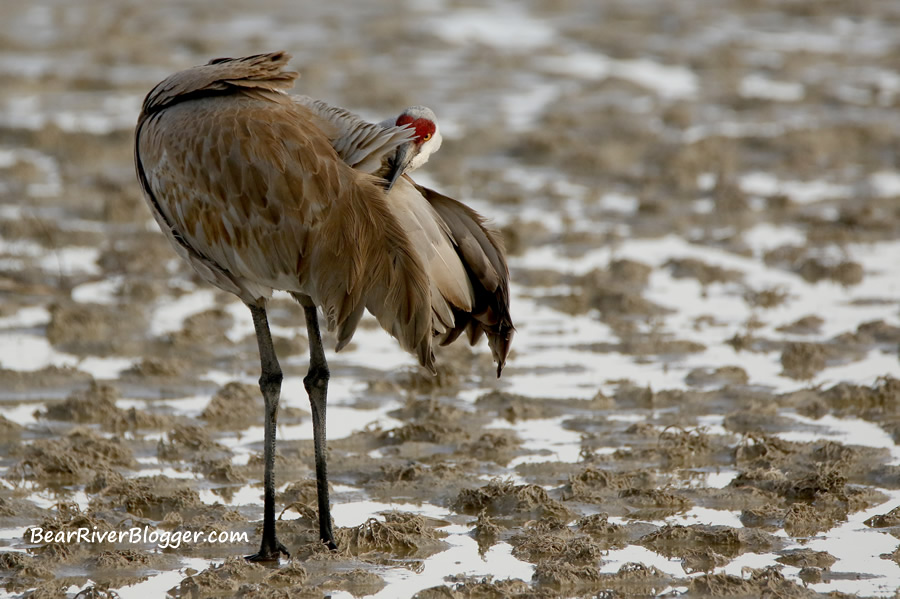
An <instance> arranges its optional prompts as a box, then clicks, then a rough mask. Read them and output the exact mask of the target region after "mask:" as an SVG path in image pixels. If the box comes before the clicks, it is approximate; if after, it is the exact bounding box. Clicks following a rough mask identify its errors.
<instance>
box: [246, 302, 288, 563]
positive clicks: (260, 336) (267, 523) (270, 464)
mask: <svg viewBox="0 0 900 599" xmlns="http://www.w3.org/2000/svg"><path fill="white" fill-rule="evenodd" d="M247 307H248V308H250V313H251V314H252V315H253V326H254V328H255V329H256V342H257V344H258V345H259V361H260V364H261V365H262V374H261V375H260V377H259V389H260V391H262V395H263V400H264V401H265V403H266V422H265V441H264V447H263V458H264V460H265V476H264V480H263V487H264V492H263V493H264V494H263V534H262V544H261V545H260V547H259V553H256V554H254V555H248V556H247V559H248V560H250V561H252V562H265V561H278V554H279V553H283V554H284V556H285V557H290V556H291V554H290V553H288V550H287V548H285V546H284V545H282V544H281V543H280V542H279V541H278V537H277V536H276V535H275V423H276V420H277V418H278V398H279V396H280V395H281V379H282V378H283V377H282V374H281V366H279V365H278V357H277V356H276V355H275V347H274V346H273V345H272V334H271V333H270V332H269V319H268V318H267V316H266V309H265V308H261V307H259V306H253V305H250V304H247Z"/></svg>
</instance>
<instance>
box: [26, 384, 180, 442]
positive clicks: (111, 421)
mask: <svg viewBox="0 0 900 599" xmlns="http://www.w3.org/2000/svg"><path fill="white" fill-rule="evenodd" d="M118 400H119V392H118V391H117V390H116V389H115V388H114V387H111V386H109V385H105V384H102V383H98V382H96V381H92V382H91V386H90V387H89V388H88V389H85V390H83V391H75V392H73V393H72V394H71V395H69V397H67V398H66V400H65V401H63V402H62V403H57V404H50V405H49V406H48V407H47V409H46V410H45V411H43V412H38V413H37V416H38V417H40V418H47V419H50V420H60V421H63V422H75V423H79V424H87V423H92V424H100V425H101V426H102V427H103V428H104V429H105V430H111V431H116V432H121V431H126V430H138V429H160V428H164V427H167V426H169V424H170V422H171V420H170V419H169V418H168V417H165V416H160V415H156V414H149V413H147V412H144V411H142V410H137V409H135V408H133V407H132V408H130V409H128V410H122V409H120V408H118V407H116V401H118Z"/></svg>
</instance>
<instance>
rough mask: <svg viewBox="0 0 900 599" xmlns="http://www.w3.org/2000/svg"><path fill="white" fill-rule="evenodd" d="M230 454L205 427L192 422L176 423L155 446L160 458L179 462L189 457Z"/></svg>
mask: <svg viewBox="0 0 900 599" xmlns="http://www.w3.org/2000/svg"><path fill="white" fill-rule="evenodd" d="M224 454H230V451H229V450H228V449H227V448H226V447H225V446H224V445H221V444H220V443H217V442H215V441H214V440H213V438H212V436H211V435H210V434H209V432H207V430H206V429H205V428H202V427H199V426H196V425H193V424H181V423H179V424H176V425H175V426H174V428H173V429H172V430H171V431H169V433H168V434H167V435H166V437H165V438H164V439H160V440H159V442H158V443H157V446H156V455H157V456H158V457H159V459H160V460H166V461H172V462H179V461H182V460H185V459H188V458H190V457H197V456H202V457H203V458H205V459H209V457H210V456H221V455H224Z"/></svg>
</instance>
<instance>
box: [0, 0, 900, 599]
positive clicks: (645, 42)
mask: <svg viewBox="0 0 900 599" xmlns="http://www.w3.org/2000/svg"><path fill="white" fill-rule="evenodd" d="M254 6H255V7H254V8H253V9H252V10H251V9H250V8H249V5H247V6H244V5H243V3H240V2H237V1H233V0H227V1H225V2H193V3H188V4H184V3H181V2H174V1H160V2H153V3H147V2H137V1H127V0H121V1H118V2H114V3H110V2H98V1H95V0H86V1H83V2H78V3H67V2H54V1H51V0H43V1H37V2H35V1H31V0H29V1H28V2H25V1H21V0H4V2H3V3H2V4H0V75H2V78H3V85H2V86H0V344H2V349H0V366H2V369H0V531H2V534H0V551H2V553H0V588H3V589H5V592H6V593H7V594H8V595H9V596H16V597H20V596H21V597H57V596H79V597H116V596H121V597H126V596H134V595H135V594H137V595H140V593H149V594H144V595H143V596H151V595H161V594H163V593H165V592H168V593H169V595H171V596H174V597H227V596H234V597H282V596H283V597H298V596H299V597H321V596H324V595H328V594H330V595H332V596H335V597H338V596H354V597H362V596H369V595H375V594H379V596H382V597H392V596H393V597H402V596H411V595H412V594H414V593H415V594H416V596H417V597H420V598H423V599H425V598H428V599H432V598H449V597H453V598H463V597H610V598H612V597H626V596H627V597H632V596H633V597H654V596H674V595H679V596H684V595H687V596H691V597H705V596H711V597H760V596H767V597H816V596H825V595H826V594H828V596H830V597H845V596H847V597H849V596H860V595H861V596H895V595H894V589H895V588H896V587H897V586H898V585H900V542H898V541H896V540H894V539H893V538H892V537H890V536H889V535H893V536H894V537H900V514H898V513H897V512H898V511H900V466H898V465H900V452H898V450H897V448H896V443H897V442H898V441H900V364H898V348H900V313H898V303H900V278H898V277H900V270H898V269H897V267H896V266H894V263H895V262H896V256H897V251H900V244H898V241H900V175H898V172H897V168H898V150H900V145H898V133H900V124H898V120H897V118H896V115H897V111H898V105H900V71H898V69H900V63H898V62H897V57H898V56H900V4H898V3H896V2H891V1H886V0H885V1H876V0H864V1H860V2H853V3H846V2H840V1H833V2H822V1H818V0H809V1H806V0H796V1H791V2H775V1H774V0H773V1H768V0H727V1H722V2H715V3H706V2H695V1H692V0H686V1H684V2H677V3H672V2H664V1H662V0H658V1H657V0H650V1H648V2H640V3H634V2H631V1H625V0H622V1H610V2H602V3H598V2H596V0H564V1H549V0H532V1H527V2H520V3H516V4H513V3H505V2H501V1H500V0H496V1H493V2H488V3H475V2H472V3H470V2H466V1H460V0H445V1H436V2H425V1H421V2H419V1H414V0H407V1H405V2H396V3H390V8H385V7H384V6H383V5H376V4H372V5H371V6H370V5H366V7H365V8H360V7H359V6H358V5H356V4H351V3H345V2H330V3H307V2H280V1H279V0H266V1H264V2H259V3H254ZM275 49H286V50H288V51H289V52H291V53H292V54H294V57H295V58H294V60H293V62H292V66H294V67H295V68H296V69H297V70H299V71H300V72H301V73H302V78H301V79H300V81H299V82H298V86H297V88H296V89H297V90H298V91H301V92H302V93H307V94H310V95H314V96H318V97H322V98H325V99H327V100H329V101H331V102H334V103H337V104H340V105H344V106H347V107H350V108H352V109H354V110H358V111H361V112H362V113H363V114H365V115H366V116H367V117H370V118H372V119H376V118H377V119H379V120H380V119H381V118H384V117H385V116H386V115H390V114H395V113H398V112H399V111H400V110H401V109H402V108H403V107H405V106H407V105H410V104H416V103H422V104H428V105H430V106H432V107H433V108H434V109H435V111H436V112H437V114H438V117H439V119H441V123H442V125H443V128H444V130H445V142H444V145H443V148H442V149H441V152H440V153H439V154H438V155H436V156H435V157H434V158H433V159H432V161H431V163H430V164H429V165H428V167H427V169H426V171H427V173H426V174H425V175H423V178H422V180H424V181H427V182H428V184H429V185H433V186H436V187H437V188H438V189H440V190H442V191H444V192H446V193H448V194H450V195H454V196H456V197H460V198H462V199H466V200H467V201H471V202H472V203H473V205H475V206H476V207H477V208H478V209H479V210H481V211H482V212H484V213H485V214H487V215H489V216H491V217H492V218H494V219H495V221H496V222H497V224H498V226H499V227H500V228H501V230H502V232H503V234H504V236H505V239H506V243H507V246H508V249H509V252H510V255H511V271H512V279H513V282H514V288H513V295H514V298H513V299H514V302H513V316H514V318H515V320H516V323H517V325H518V327H519V337H518V338H517V340H516V343H514V346H513V347H514V349H513V355H512V358H511V360H510V362H509V365H508V367H507V370H506V371H505V372H504V376H503V378H502V379H500V380H499V381H497V380H494V378H493V376H492V374H493V366H492V364H491V361H490V355H489V353H488V352H487V350H486V348H484V347H477V348H474V349H470V348H467V347H464V346H452V347H449V348H446V350H444V351H442V352H441V353H440V354H439V356H438V362H439V364H438V376H437V377H431V376H429V375H428V374H426V373H424V372H422V371H420V370H419V369H417V368H416V367H415V365H414V361H413V359H412V358H410V357H406V356H403V355H400V354H399V350H397V349H396V348H395V347H394V346H393V345H392V343H393V342H391V341H389V340H388V339H387V335H386V334H384V333H382V332H380V331H378V330H377V326H376V325H374V324H373V323H372V322H371V321H367V322H366V323H364V327H363V330H361V331H360V332H359V334H358V335H357V338H356V339H355V340H354V343H353V345H351V347H349V348H348V352H347V354H346V355H345V354H340V355H337V356H335V355H334V354H333V353H332V352H329V358H330V359H331V360H332V362H331V364H332V373H333V379H332V385H333V387H332V393H331V398H332V402H334V404H336V405H337V406H339V407H340V408H341V409H342V410H343V411H339V412H333V413H332V414H335V413H336V414H337V416H332V421H331V423H330V427H331V431H330V432H331V433H332V438H331V440H330V441H329V445H328V449H329V460H330V461H329V468H330V473H331V477H332V483H333V485H334V487H335V488H334V492H333V502H334V504H335V509H336V513H337V510H338V508H339V506H340V505H342V504H343V505H351V506H357V507H356V508H354V510H355V513H354V514H353V515H352V517H351V516H347V515H344V516H342V519H339V520H338V522H337V524H338V530H337V536H338V543H339V545H340V547H341V549H340V551H338V552H335V553H331V552H329V551H327V550H325V549H324V548H323V547H322V546H321V545H320V544H318V542H317V533H316V529H315V522H316V519H315V486H314V482H313V481H312V476H313V474H312V465H311V463H312V442H311V440H310V436H311V432H310V431H308V430H307V429H308V428H309V426H310V425H309V418H308V412H307V406H306V400H305V396H304V395H303V393H302V385H300V384H299V380H300V379H301V378H302V376H303V375H304V374H305V369H306V357H305V356H306V354H305V352H306V347H307V346H306V339H305V336H304V332H303V327H302V322H303V320H302V319H303V317H302V311H301V310H300V308H299V307H298V306H297V305H295V304H294V303H292V302H291V301H290V300H289V299H288V298H287V297H286V296H278V297H276V299H275V300H273V303H272V307H271V309H270V318H271V320H272V323H273V325H274V331H275V336H276V346H277V349H278V352H279V355H280V356H281V358H282V364H283V366H284V369H285V374H286V376H287V377H288V380H287V381H286V389H285V392H284V397H285V399H284V402H283V407H282V409H281V413H280V429H279V435H280V436H281V439H280V441H279V456H278V460H277V478H278V481H279V493H278V509H279V510H282V509H283V512H282V513H281V517H280V521H279V523H278V527H279V529H278V530H279V535H280V539H281V541H282V542H284V543H285V544H286V545H287V547H288V548H289V549H290V550H291V551H292V553H293V559H291V560H290V561H287V562H284V561H283V562H282V563H281V564H280V565H279V566H277V567H264V566H260V565H255V564H249V563H246V562H245V561H243V560H242V559H241V557H240V556H242V555H245V554H249V553H252V552H253V551H254V550H255V549H256V547H255V543H257V540H258V536H259V534H260V529H261V517H262V502H261V494H262V482H261V478H262V460H261V453H262V443H261V441H262V432H261V430H262V429H261V424H262V415H263V410H262V400H261V398H260V397H259V394H258V389H257V388H256V386H255V383H254V381H255V379H256V377H257V376H258V357H257V354H256V344H255V339H254V337H253V335H252V326H251V325H250V319H249V314H248V313H246V310H245V309H243V308H242V307H241V306H239V305H235V301H234V298H232V297H230V296H228V295H227V294H225V293H223V292H219V291H214V290H211V289H210V288H209V287H206V286H204V285H203V284H202V283H201V282H200V281H199V280H198V279H197V277H195V276H194V275H193V274H192V273H191V272H190V270H189V268H188V267H187V266H186V265H185V264H183V263H181V262H180V261H179V260H178V259H177V257H176V256H175V254H174V252H173V251H172V250H171V248H170V247H169V246H168V244H167V242H166V241H165V239H164V238H163V236H162V235H161V234H160V232H159V231H158V230H157V228H156V226H155V223H153V222H152V221H151V219H150V215H149V211H148V210H147V208H146V206H145V205H144V203H143V200H142V198H141V196H140V190H139V187H138V185H137V183H136V181H135V179H134V173H133V167H132V163H131V160H132V158H131V156H132V149H131V144H132V127H133V123H134V120H135V119H136V117H137V110H138V108H139V102H140V100H141V98H142V97H143V95H144V94H145V93H146V91H148V90H149V88H150V87H151V86H152V85H153V84H155V83H156V82H157V81H159V80H160V79H161V78H162V77H164V76H165V75H167V74H168V73H170V72H173V71H175V70H178V69H180V68H184V67H187V66H189V65H192V64H198V63H202V62H206V61H207V60H208V59H209V58H212V57H216V56H235V55H241V54H246V53H252V52H259V51H266V50H275ZM760 240H762V241H760ZM665 244H674V247H679V248H689V249H690V251H689V252H688V251H687V250H685V251H668V250H666V249H665V248H666V247H669V246H667V245H665ZM679 244H680V245H679ZM641 248H651V249H652V248H656V249H655V250H653V252H651V253H642V250H641ZM659 248H662V249H659ZM657 250H658V251H657ZM597 256H602V259H597ZM891 256H893V258H892V257H891ZM667 286H668V287H667ZM667 289H671V290H684V289H688V290H690V292H691V293H692V294H693V295H692V296H690V297H692V298H694V299H692V300H688V301H683V300H682V299H679V298H680V297H681V296H679V295H678V294H677V293H675V292H674V291H673V293H671V294H669V293H668V292H667ZM679 293H680V292H679ZM698 305H700V306H701V308H700V309H695V308H696V307H697V306H698ZM379 339H380V341H379ZM373 344H381V345H377V347H376V346H373ZM328 346H329V348H330V347H333V340H331V339H329V341H328ZM379 352H382V353H380V354H379ZM342 381H343V382H342ZM660 381H662V382H660ZM532 425H533V426H532ZM535 429H537V430H538V432H535ZM541 431H543V433H544V434H543V436H541ZM854 431H856V432H854ZM860 431H861V432H860ZM879 435H880V436H879ZM882 437H883V438H884V439H886V441H884V442H881V443H876V442H875V441H874V440H875V439H876V438H877V439H881V438H882ZM572 439H574V440H572ZM869 512H873V513H872V515H871V517H865V518H863V516H860V514H866V515H868V513H869ZM336 517H337V516H336ZM854 518H855V519H856V520H859V523H858V526H857V527H856V528H854V529H853V531H852V532H853V533H854V535H853V536H852V537H846V536H843V532H841V531H844V530H845V529H847V528H848V527H850V526H849V525H850V524H852V523H853V522H855V521H856V520H854ZM862 520H864V522H862ZM342 522H347V523H349V524H347V525H343V524H342ZM723 522H724V523H723ZM145 526H146V527H147V528H148V529H149V530H152V531H157V532H158V533H162V532H168V533H170V534H174V533H182V534H183V533H186V532H194V531H201V532H202V531H210V530H216V531H225V532H234V533H238V534H240V533H246V538H247V539H248V540H247V541H246V542H242V541H240V540H238V541H236V542H228V543H211V542H197V543H184V544H181V545H180V546H178V547H168V548H162V549H161V548H159V547H158V545H157V544H155V543H151V542H143V541H139V542H124V543H122V542H118V543H110V542H82V543H78V542H75V543H73V542H65V541H58V540H50V541H41V542H32V540H31V538H30V537H29V533H28V532H27V531H28V530H30V529H32V528H35V527H39V528H41V529H43V530H52V531H63V532H65V531H72V530H78V529H79V528H86V529H88V530H91V531H99V532H106V531H129V530H130V529H132V528H134V527H138V528H143V527H145ZM842 527H843V528H842ZM867 535H868V536H867ZM238 538H240V537H238ZM848 538H849V539H851V540H847V539H848ZM867 539H877V540H878V543H881V544H884V542H885V539H888V541H887V544H888V545H889V546H891V547H893V549H890V548H889V549H887V550H885V551H884V552H882V553H880V554H879V555H877V556H875V557H873V558H872V559H871V560H870V561H869V562H867V563H866V564H864V565H862V566H860V565H859V564H858V563H854V562H852V561H851V560H850V559H849V558H847V557H846V553H847V546H846V544H847V543H851V544H857V545H858V550H859V551H862V552H864V551H865V550H866V548H867V547H868V546H869V544H870V542H869V541H867ZM467 540H474V543H473V544H472V545H471V549H469V553H470V554H471V556H472V558H473V559H474V560H475V561H476V562H479V560H480V559H481V558H483V559H484V561H483V564H486V565H485V566H484V567H483V568H482V569H481V570H479V569H478V567H470V566H468V565H467V566H462V565H454V564H453V563H450V564H445V565H443V566H441V568H443V569H438V567H437V566H435V565H433V564H436V563H437V561H436V560H437V559H438V558H439V556H440V555H441V554H442V553H443V552H447V551H448V550H449V549H450V548H451V547H457V546H460V544H461V543H463V542H464V541H467ZM873 542H874V541H873ZM813 547H815V548H813ZM476 553H477V554H478V555H475V554H476ZM448 554H449V553H448ZM499 555H505V556H506V557H507V559H508V560H509V561H508V562H503V563H512V564H516V568H517V569H515V570H508V569H506V568H505V567H503V566H495V565H493V564H496V563H499V562H495V561H491V560H494V559H499V558H498V557H497V556H499ZM479 556H481V557H480V558H479ZM627 556H635V557H627ZM878 561H881V562H883V565H877V564H876V563H875V562H878ZM417 580H420V581H423V582H421V583H418V584H416V583H415V581H417ZM404 581H405V583H410V581H412V583H411V584H412V586H403V584H401V583H402V582H404ZM142 584H143V585H145V586H140V585H142ZM146 585H151V586H146ZM139 589H143V590H139ZM147 589H152V590H150V591H148V590H147ZM130 593H131V594H130Z"/></svg>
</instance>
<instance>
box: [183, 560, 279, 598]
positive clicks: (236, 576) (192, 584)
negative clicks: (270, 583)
mask: <svg viewBox="0 0 900 599" xmlns="http://www.w3.org/2000/svg"><path fill="white" fill-rule="evenodd" d="M266 572H267V570H266V568H265V567H263V566H260V565H259V564H254V563H251V562H248V561H247V560H245V559H243V558H239V557H233V558H228V559H227V560H226V561H225V563H224V564H222V565H220V566H213V567H211V568H207V569H206V570H203V571H202V572H199V573H197V574H194V575H192V576H188V577H187V578H185V579H184V580H182V581H181V582H180V583H179V584H178V586H176V587H173V588H171V589H169V593H168V594H169V595H172V596H174V597H197V598H207V597H229V596H234V595H235V594H236V593H237V590H238V589H240V588H241V587H243V586H244V585H246V584H248V583H250V582H251V581H253V580H262V579H263V578H264V575H265V573H266Z"/></svg>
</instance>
